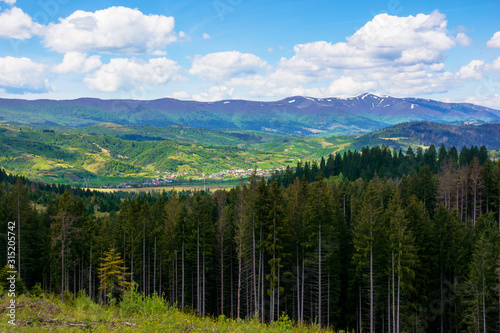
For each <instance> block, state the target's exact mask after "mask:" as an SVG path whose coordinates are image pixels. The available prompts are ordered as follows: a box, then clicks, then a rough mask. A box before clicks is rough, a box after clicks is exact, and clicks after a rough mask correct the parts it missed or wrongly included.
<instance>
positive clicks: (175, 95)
mask: <svg viewBox="0 0 500 333" xmlns="http://www.w3.org/2000/svg"><path fill="white" fill-rule="evenodd" d="M169 97H171V98H175V99H188V98H190V97H191V95H190V94H189V93H188V92H187V91H176V92H173V93H172V95H171V96H169Z"/></svg>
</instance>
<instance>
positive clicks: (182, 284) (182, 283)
mask: <svg viewBox="0 0 500 333" xmlns="http://www.w3.org/2000/svg"><path fill="white" fill-rule="evenodd" d="M181 251H182V253H181V256H182V258H181V261H182V262H181V266H182V267H181V269H182V273H181V275H182V277H181V280H182V281H181V306H182V309H184V274H185V272H184V240H182V249H181Z"/></svg>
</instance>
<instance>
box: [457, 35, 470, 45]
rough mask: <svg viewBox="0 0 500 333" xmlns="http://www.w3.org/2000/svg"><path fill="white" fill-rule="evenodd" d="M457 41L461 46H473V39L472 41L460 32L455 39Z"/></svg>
mask: <svg viewBox="0 0 500 333" xmlns="http://www.w3.org/2000/svg"><path fill="white" fill-rule="evenodd" d="M455 40H456V41H457V43H458V44H460V45H461V46H470V45H471V44H472V39H470V38H469V37H468V36H467V35H466V34H464V33H463V32H460V33H458V34H457V37H455Z"/></svg>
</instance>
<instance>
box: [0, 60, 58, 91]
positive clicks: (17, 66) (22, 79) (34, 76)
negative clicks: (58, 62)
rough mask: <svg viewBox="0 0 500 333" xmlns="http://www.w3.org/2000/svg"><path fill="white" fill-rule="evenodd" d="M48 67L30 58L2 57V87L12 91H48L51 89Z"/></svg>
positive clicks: (0, 71) (0, 75) (0, 69)
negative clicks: (46, 73) (46, 72)
mask: <svg viewBox="0 0 500 333" xmlns="http://www.w3.org/2000/svg"><path fill="white" fill-rule="evenodd" d="M46 67H47V66H46V65H43V64H39V63H36V62H33V61H32V60H31V59H29V58H14V57H10V56H9V57H5V58H0V88H3V89H4V90H5V91H7V92H11V93H24V92H46V91H48V90H50V89H51V86H50V84H49V82H48V80H47V79H46V77H45V70H46Z"/></svg>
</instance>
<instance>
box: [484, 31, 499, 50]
mask: <svg viewBox="0 0 500 333" xmlns="http://www.w3.org/2000/svg"><path fill="white" fill-rule="evenodd" d="M486 46H488V47H500V31H498V32H495V34H494V35H493V37H491V39H490V40H489V41H488V42H487V43H486Z"/></svg>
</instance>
